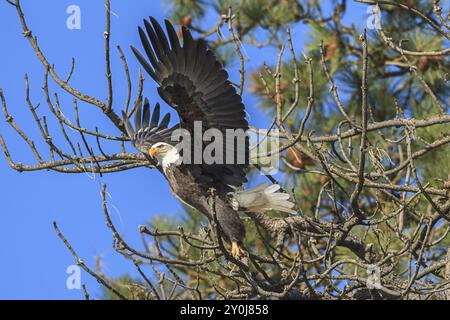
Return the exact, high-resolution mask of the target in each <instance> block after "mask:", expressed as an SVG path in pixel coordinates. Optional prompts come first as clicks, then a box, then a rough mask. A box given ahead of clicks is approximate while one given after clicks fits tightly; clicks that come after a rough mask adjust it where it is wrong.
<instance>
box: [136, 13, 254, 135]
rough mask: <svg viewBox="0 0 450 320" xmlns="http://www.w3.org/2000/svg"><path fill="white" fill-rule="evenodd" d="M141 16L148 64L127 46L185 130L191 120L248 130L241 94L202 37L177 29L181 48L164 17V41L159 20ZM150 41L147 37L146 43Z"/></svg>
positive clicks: (190, 126) (186, 30)
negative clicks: (146, 18)
mask: <svg viewBox="0 0 450 320" xmlns="http://www.w3.org/2000/svg"><path fill="white" fill-rule="evenodd" d="M150 21H151V23H150V22H148V21H147V20H144V26H145V30H146V32H144V30H143V29H142V28H140V27H139V35H140V38H141V41H142V45H143V47H144V50H145V53H146V55H147V57H148V60H149V62H150V63H149V62H148V61H147V60H146V59H145V58H144V56H143V55H142V54H141V53H140V52H139V51H138V50H137V49H135V48H134V47H131V48H132V50H133V52H134V54H135V55H136V57H137V58H138V60H139V62H140V63H141V64H142V66H143V67H144V68H145V70H146V71H147V72H148V73H149V74H150V76H151V77H152V78H153V79H154V80H155V81H156V82H157V83H158V84H159V85H160V87H159V88H158V92H159V94H160V96H161V98H162V99H164V101H166V102H167V103H168V104H169V105H171V106H172V107H174V108H175V109H176V111H177V112H178V114H179V116H180V119H181V121H182V126H183V127H185V128H187V129H190V128H192V126H193V122H194V121H202V123H203V126H204V127H206V128H211V127H213V128H218V129H223V128H233V129H237V128H241V129H244V130H247V129H248V122H247V120H246V119H245V111H244V105H243V103H242V99H241V96H240V95H239V94H237V93H236V89H235V88H234V87H233V85H232V84H231V83H230V81H229V80H228V73H227V72H226V71H225V70H224V69H223V67H222V65H221V63H220V62H219V61H218V60H217V58H216V57H215V55H214V53H213V52H212V51H211V50H209V49H208V47H207V45H206V42H205V41H204V40H202V39H197V40H194V39H193V38H192V35H191V33H190V31H189V30H188V29H186V28H185V27H182V34H183V46H181V45H180V42H179V40H178V36H177V33H176V32H175V30H174V27H173V26H172V24H171V23H170V22H169V21H167V20H165V25H166V29H167V34H168V39H167V37H166V35H165V34H164V31H163V29H162V28H161V26H160V25H159V24H158V22H157V21H156V20H155V19H154V18H152V17H150ZM149 39H150V41H149Z"/></svg>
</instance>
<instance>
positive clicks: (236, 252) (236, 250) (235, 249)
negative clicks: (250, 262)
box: [231, 241, 245, 259]
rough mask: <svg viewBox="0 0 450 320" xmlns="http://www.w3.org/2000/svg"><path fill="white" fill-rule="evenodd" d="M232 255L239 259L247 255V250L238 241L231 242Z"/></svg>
mask: <svg viewBox="0 0 450 320" xmlns="http://www.w3.org/2000/svg"><path fill="white" fill-rule="evenodd" d="M231 255H232V256H233V258H235V259H239V258H242V257H244V256H245V251H244V250H243V249H242V248H241V247H240V246H239V244H238V243H237V241H232V242H231Z"/></svg>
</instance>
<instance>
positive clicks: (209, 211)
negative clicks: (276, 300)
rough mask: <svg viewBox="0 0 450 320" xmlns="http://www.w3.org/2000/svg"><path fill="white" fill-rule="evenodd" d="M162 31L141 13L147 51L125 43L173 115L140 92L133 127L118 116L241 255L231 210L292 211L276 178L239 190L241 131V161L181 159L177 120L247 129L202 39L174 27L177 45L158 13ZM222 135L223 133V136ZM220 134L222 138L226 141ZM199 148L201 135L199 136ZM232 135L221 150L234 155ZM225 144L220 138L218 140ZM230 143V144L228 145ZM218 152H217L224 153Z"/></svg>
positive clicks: (242, 178)
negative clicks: (175, 138)
mask: <svg viewBox="0 0 450 320" xmlns="http://www.w3.org/2000/svg"><path fill="white" fill-rule="evenodd" d="M165 26H166V30H167V36H166V34H165V33H164V31H163V29H162V28H161V26H160V25H159V24H158V22H157V21H156V20H155V19H154V18H152V17H150V21H147V20H145V19H144V28H145V31H144V29H142V28H141V27H139V28H138V31H139V36H140V39H141V42H142V46H143V48H144V51H145V54H146V56H147V58H145V57H144V56H143V55H142V54H141V53H140V52H139V51H138V50H137V49H136V48H134V47H133V46H132V47H131V49H132V51H133V52H134V54H135V56H136V58H137V59H138V61H139V62H140V63H141V65H142V66H143V68H144V69H145V70H146V72H147V73H148V74H149V75H150V76H151V77H152V78H153V79H154V80H155V81H156V83H157V84H158V85H159V87H158V93H159V95H160V97H161V98H162V99H163V100H164V101H165V102H166V103H167V104H168V105H170V106H172V107H173V108H174V109H175V110H176V111H177V113H178V115H179V118H180V122H179V124H178V125H176V126H174V127H169V122H170V114H169V113H167V114H166V115H165V116H164V117H163V119H162V120H161V121H160V105H159V104H156V106H155V107H154V110H153V113H152V114H151V112H150V103H149V101H148V100H147V99H145V101H144V102H143V104H142V103H141V104H140V105H139V106H138V107H137V109H136V111H135V115H134V127H133V126H132V124H131V122H130V120H129V119H128V117H127V114H125V113H123V120H124V124H125V127H126V130H127V133H128V135H129V137H130V139H131V141H132V143H133V145H134V147H135V148H136V149H138V150H139V151H141V152H143V153H144V154H145V155H146V156H147V157H149V159H150V160H151V161H155V162H156V166H157V167H158V168H159V170H160V171H161V172H162V173H163V174H164V176H165V177H166V179H167V181H168V183H169V185H170V188H171V190H172V193H173V194H174V195H175V196H176V197H177V198H179V199H180V200H181V201H182V202H183V203H185V204H187V205H188V206H190V207H192V208H194V209H196V210H198V211H199V212H201V213H203V214H204V215H206V217H207V218H208V219H209V220H210V221H213V218H214V217H216V221H217V222H218V228H219V231H220V233H221V236H222V237H223V238H224V239H225V240H226V241H227V242H228V243H231V254H232V255H233V256H234V257H235V258H239V257H242V256H243V255H244V254H245V252H244V247H243V240H244V237H245V228H244V225H243V223H242V221H241V219H240V217H239V212H246V211H247V212H249V211H250V212H264V211H266V210H270V209H276V210H280V211H284V212H293V210H292V208H293V206H294V204H293V203H291V202H289V201H288V198H289V195H288V194H285V193H281V192H277V191H278V190H279V189H280V187H279V186H278V185H271V186H268V185H267V184H262V185H259V186H257V187H256V188H253V189H249V190H241V186H242V184H243V183H245V182H247V179H246V169H247V167H248V165H249V161H248V139H247V138H246V139H245V150H244V152H245V156H244V161H243V162H241V163H239V162H237V161H235V162H236V163H235V162H233V163H231V164H230V163H212V164H211V163H209V164H206V163H200V164H198V163H185V162H184V161H183V159H184V158H183V155H182V154H181V152H180V150H179V149H178V148H177V147H176V142H177V141H172V140H173V139H172V135H173V133H174V131H175V130H176V129H177V128H182V129H184V130H186V131H187V132H188V133H191V134H194V132H193V131H194V122H195V121H200V122H201V124H202V128H203V129H202V130H203V131H206V130H208V129H211V128H215V129H217V130H220V132H223V133H225V131H226V130H230V129H231V130H244V131H246V130H247V129H248V122H247V120H246V119H245V110H244V105H243V103H242V99H241V96H240V95H239V94H237V93H236V90H235V88H234V87H233V85H232V84H231V82H230V81H229V80H228V73H227V72H226V71H225V70H224V68H223V67H222V65H221V63H220V62H219V61H218V60H217V58H216V57H215V55H214V53H213V52H212V51H211V50H210V49H209V48H208V46H207V44H206V42H205V41H204V40H202V39H197V40H194V39H193V37H192V35H191V33H190V31H189V30H188V29H187V28H185V27H182V30H181V31H182V32H181V34H182V45H181V44H180V40H179V38H178V36H177V32H176V31H175V29H174V27H173V26H172V24H171V23H170V22H169V21H167V20H165ZM228 140H229V139H228ZM228 140H227V142H229V141H228ZM202 143H203V144H202V148H204V147H205V146H206V145H207V143H206V142H204V141H202ZM236 143H239V141H235V140H234V139H232V143H231V144H232V146H231V148H230V147H229V146H226V147H225V149H224V150H223V152H224V153H227V152H233V153H234V154H233V157H232V159H233V160H236V158H237V157H238V156H239V155H237V154H236V153H237V150H239V148H235V147H236ZM226 144H227V143H226ZM230 150H231V151H230ZM225 157H226V155H225V156H224V158H225Z"/></svg>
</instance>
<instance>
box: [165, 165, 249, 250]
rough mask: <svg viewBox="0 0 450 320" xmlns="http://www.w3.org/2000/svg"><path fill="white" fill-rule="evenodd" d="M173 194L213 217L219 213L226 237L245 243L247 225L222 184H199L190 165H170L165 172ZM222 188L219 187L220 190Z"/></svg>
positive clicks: (219, 219)
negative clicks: (222, 188)
mask: <svg viewBox="0 0 450 320" xmlns="http://www.w3.org/2000/svg"><path fill="white" fill-rule="evenodd" d="M164 174H165V176H166V178H167V181H168V182H169V185H170V188H171V190H172V192H173V194H174V195H175V196H176V197H178V198H179V199H180V200H181V201H182V202H183V203H185V204H187V205H188V206H190V207H192V208H194V209H196V210H198V211H200V212H201V213H202V214H204V215H206V216H207V217H208V219H209V220H212V219H213V214H214V213H215V214H216V217H217V221H218V222H219V227H220V229H221V230H222V231H223V235H224V236H225V240H227V241H228V242H233V241H236V242H237V243H238V244H242V241H243V239H244V237H245V228H244V225H243V224H242V221H241V220H240V218H239V214H238V213H237V212H236V211H235V210H234V209H233V208H232V206H231V204H230V202H229V200H228V198H227V194H226V191H225V190H220V186H214V185H211V184H204V183H199V181H198V178H197V177H196V176H194V175H193V174H192V171H191V170H190V168H189V166H184V165H180V166H176V165H170V166H169V167H168V168H166V170H165V172H164ZM216 188H218V189H216Z"/></svg>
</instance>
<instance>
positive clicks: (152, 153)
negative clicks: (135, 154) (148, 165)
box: [148, 146, 159, 159]
mask: <svg viewBox="0 0 450 320" xmlns="http://www.w3.org/2000/svg"><path fill="white" fill-rule="evenodd" d="M158 152H159V148H155V147H153V146H152V147H151V148H150V150H148V154H149V155H150V157H151V158H152V159H153V158H155V155H156V154H158Z"/></svg>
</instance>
